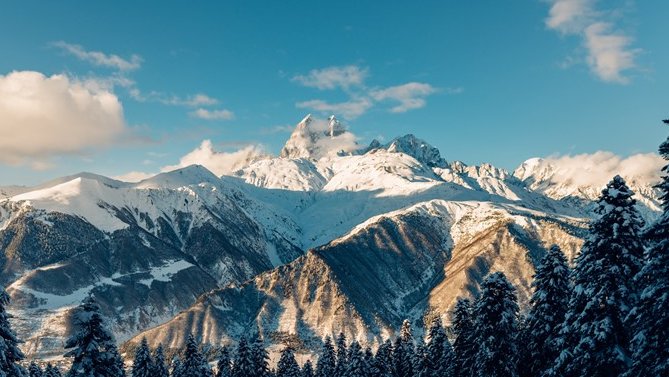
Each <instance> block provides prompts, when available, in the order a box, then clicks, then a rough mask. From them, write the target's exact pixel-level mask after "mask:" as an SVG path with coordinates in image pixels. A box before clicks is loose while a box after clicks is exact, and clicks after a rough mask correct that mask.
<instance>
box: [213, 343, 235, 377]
mask: <svg viewBox="0 0 669 377" xmlns="http://www.w3.org/2000/svg"><path fill="white" fill-rule="evenodd" d="M231 376H232V360H231V359H230V350H229V349H228V347H227V346H223V348H221V350H220V351H219V352H218V360H217V361H216V377H231Z"/></svg>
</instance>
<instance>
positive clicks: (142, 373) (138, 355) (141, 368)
mask: <svg viewBox="0 0 669 377" xmlns="http://www.w3.org/2000/svg"><path fill="white" fill-rule="evenodd" d="M152 364H153V361H152V360H151V351H150V350H149V345H148V344H147V343H146V338H142V342H141V343H140V345H139V347H137V350H135V360H134V362H133V364H132V377H151V366H152Z"/></svg>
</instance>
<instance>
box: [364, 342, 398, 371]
mask: <svg viewBox="0 0 669 377" xmlns="http://www.w3.org/2000/svg"><path fill="white" fill-rule="evenodd" d="M393 371H394V366H393V344H392V342H391V341H390V339H387V340H386V341H385V342H383V343H382V344H381V345H380V346H379V349H378V350H376V355H375V356H374V362H373V363H372V367H371V368H370V374H371V375H372V377H392V376H393Z"/></svg>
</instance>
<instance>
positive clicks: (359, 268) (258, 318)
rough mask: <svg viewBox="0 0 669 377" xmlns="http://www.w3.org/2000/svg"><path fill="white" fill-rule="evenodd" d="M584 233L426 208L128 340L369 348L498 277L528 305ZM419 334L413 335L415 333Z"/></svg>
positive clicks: (379, 221) (516, 216) (560, 224)
mask: <svg viewBox="0 0 669 377" xmlns="http://www.w3.org/2000/svg"><path fill="white" fill-rule="evenodd" d="M582 226H583V224H581V223H574V222H572V221H571V220H568V219H554V218H549V217H541V216H537V215H536V214H535V213H533V212H530V211H527V210H523V209H522V208H520V207H504V206H496V205H492V204H488V203H471V202H470V203H452V202H446V201H440V200H434V201H430V202H427V203H422V204H419V205H416V206H413V207H410V208H408V209H406V210H404V211H401V212H399V213H395V214H393V215H390V216H385V215H381V216H378V217H376V218H374V219H372V220H371V221H370V222H369V223H368V224H366V225H365V226H364V227H360V228H359V229H356V230H354V231H353V232H351V233H350V234H347V235H346V236H344V237H342V238H339V239H336V240H334V241H332V242H330V243H328V244H327V245H324V246H322V247H319V248H316V249H313V250H311V251H309V252H308V253H307V255H305V256H303V257H300V258H299V259H297V260H296V261H294V262H292V263H290V264H288V265H285V266H282V267H279V268H277V269H275V270H272V271H270V272H266V273H262V274H260V275H259V276H257V277H255V278H254V279H252V280H249V281H247V282H246V283H244V284H242V285H240V286H231V287H228V288H224V289H220V290H216V291H213V292H211V293H209V294H207V295H204V296H203V297H201V298H200V300H198V302H197V303H196V304H195V305H194V306H192V307H191V308H190V309H188V310H186V311H184V312H182V313H180V314H179V315H178V316H177V317H175V318H174V319H172V320H171V321H169V322H167V323H165V324H163V325H161V326H158V327H156V328H154V329H151V330H149V331H148V332H145V333H141V334H139V335H138V336H137V337H135V338H133V339H131V340H130V341H129V342H128V343H127V344H126V345H125V347H128V348H132V347H134V346H135V344H136V343H137V342H138V341H139V340H140V339H141V338H142V337H146V338H147V339H151V342H153V345H157V344H159V343H161V344H163V345H169V347H174V348H178V347H180V346H182V345H183V344H184V341H185V336H186V334H188V333H196V334H198V335H201V336H202V339H203V342H206V343H209V344H211V345H214V346H218V345H223V344H228V343H231V342H234V341H235V340H236V339H238V338H239V337H240V336H241V335H246V336H250V335H251V334H254V333H256V332H259V333H260V334H261V335H262V336H264V338H265V339H266V341H268V342H269V343H270V344H271V345H272V346H273V349H279V348H280V346H281V344H282V342H284V341H285V340H286V339H290V340H291V342H292V343H291V344H293V345H295V344H299V346H300V347H299V348H300V351H301V352H304V353H310V352H315V351H317V350H318V349H319V347H320V345H321V343H320V342H321V339H322V338H323V337H324V336H326V335H329V336H336V335H337V334H338V333H339V332H344V333H345V334H346V335H347V336H348V337H349V339H357V340H358V341H360V342H362V343H363V344H368V345H371V346H374V345H377V344H378V343H379V342H380V341H382V340H383V339H385V338H388V337H389V336H391V335H392V334H393V333H394V332H395V331H396V330H397V329H399V326H400V325H401V322H402V320H403V319H404V318H409V319H410V320H411V321H412V322H413V323H414V326H415V327H416V328H420V327H422V324H423V319H424V318H425V317H426V316H433V315H441V316H443V318H444V320H445V321H448V320H449V318H450V316H449V312H450V310H451V308H452V306H453V305H454V303H455V299H456V298H457V297H458V296H474V297H475V296H476V295H477V294H478V287H479V284H480V283H481V282H482V280H483V278H484V277H485V276H486V275H487V274H489V273H491V272H495V271H500V270H503V271H505V273H506V274H507V275H508V276H509V278H510V280H511V281H512V282H513V283H514V284H516V285H517V286H518V287H519V296H520V297H519V298H520V301H521V303H524V302H526V301H527V300H528V299H529V296H530V291H529V285H530V282H531V276H532V275H533V274H534V266H535V263H536V261H538V260H539V259H540V258H541V256H542V255H543V253H544V252H545V250H546V248H547V247H548V246H549V245H551V244H553V243H557V244H559V245H560V246H562V247H563V249H564V250H566V252H567V253H569V254H570V255H571V254H573V253H574V252H575V251H576V250H577V249H578V248H579V247H580V244H581V239H580V238H579V237H580V236H581V235H582V233H583V228H582ZM418 331H419V332H420V330H418Z"/></svg>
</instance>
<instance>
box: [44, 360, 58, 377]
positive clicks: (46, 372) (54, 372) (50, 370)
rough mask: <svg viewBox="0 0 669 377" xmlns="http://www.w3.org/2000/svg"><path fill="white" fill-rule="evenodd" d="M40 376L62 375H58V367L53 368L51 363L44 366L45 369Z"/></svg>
mask: <svg viewBox="0 0 669 377" xmlns="http://www.w3.org/2000/svg"><path fill="white" fill-rule="evenodd" d="M42 375H43V376H44V377H63V375H62V374H61V373H60V369H58V367H55V366H53V365H52V364H51V363H47V364H46V367H45V368H44V373H43V374H42Z"/></svg>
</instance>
